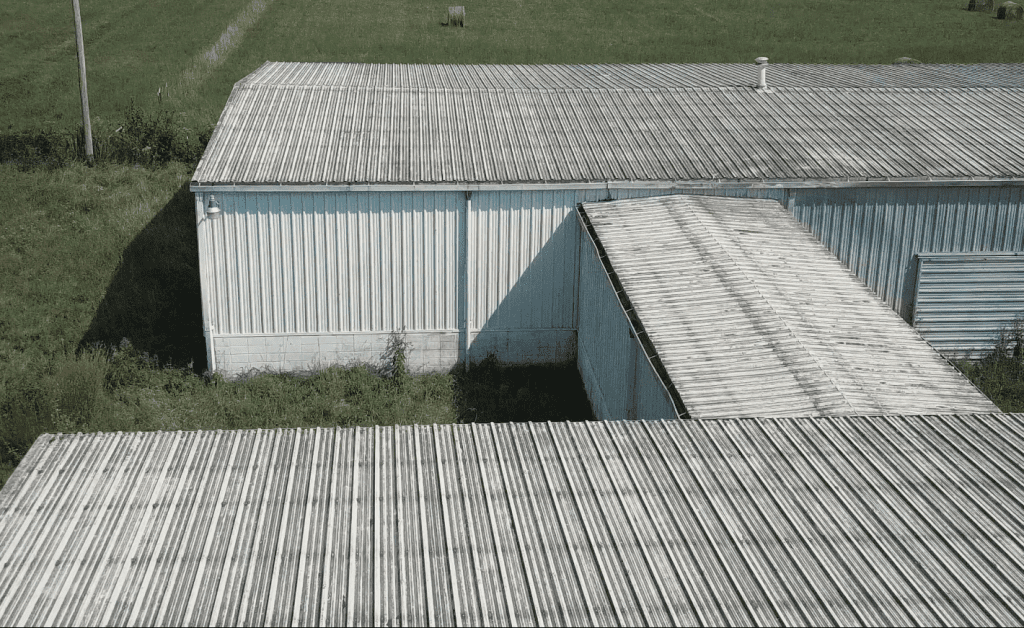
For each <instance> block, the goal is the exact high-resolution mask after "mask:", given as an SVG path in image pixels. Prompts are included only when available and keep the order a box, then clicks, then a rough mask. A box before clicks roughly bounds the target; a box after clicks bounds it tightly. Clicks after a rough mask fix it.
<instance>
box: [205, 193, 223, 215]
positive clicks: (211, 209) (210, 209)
mask: <svg viewBox="0 0 1024 628" xmlns="http://www.w3.org/2000/svg"><path fill="white" fill-rule="evenodd" d="M206 215H207V217H209V218H217V217H218V216H220V205H219V204H218V203H217V198H216V197H215V196H214V195H213V194H211V195H210V201H209V202H208V203H207V204H206Z"/></svg>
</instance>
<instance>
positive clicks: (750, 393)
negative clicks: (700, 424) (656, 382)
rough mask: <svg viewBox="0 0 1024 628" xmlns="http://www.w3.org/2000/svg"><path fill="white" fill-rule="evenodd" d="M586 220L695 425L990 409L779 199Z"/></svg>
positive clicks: (594, 208) (597, 206)
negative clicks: (760, 418)
mask: <svg viewBox="0 0 1024 628" xmlns="http://www.w3.org/2000/svg"><path fill="white" fill-rule="evenodd" d="M583 211H584V214H585V217H586V219H587V220H589V223H590V225H591V227H592V234H591V236H592V237H595V238H596V240H597V241H598V242H599V243H600V245H601V246H602V247H603V251H604V253H605V255H606V256H607V263H606V269H608V267H610V272H611V273H614V274H615V275H616V276H617V280H618V281H619V282H620V283H621V285H622V288H623V290H624V292H625V295H626V298H628V301H629V303H630V305H631V306H632V308H633V310H634V311H635V312H636V314H637V315H638V317H639V320H640V322H641V324H642V325H643V328H644V330H645V331H646V335H647V336H648V337H649V338H650V341H651V343H652V344H653V347H654V350H655V351H656V352H657V355H658V358H659V359H660V361H661V362H662V364H664V367H665V371H666V373H667V376H668V378H669V379H670V380H671V384H672V385H673V386H674V387H675V389H676V390H677V391H678V393H679V395H680V398H681V399H682V402H683V403H684V404H685V405H686V409H687V411H688V412H689V415H690V417H692V418H697V419H713V418H725V417H730V416H753V415H757V416H828V415H836V414H932V413H944V412H995V411H997V408H996V406H995V405H994V404H993V403H992V402H991V401H989V400H988V399H987V398H986V397H985V396H984V395H983V394H982V393H981V392H980V391H978V389H977V388H975V387H974V385H973V384H971V383H970V381H969V380H968V379H967V378H966V377H964V376H963V375H962V374H961V373H960V372H959V371H957V370H956V369H954V368H953V367H952V366H951V365H950V364H949V363H948V362H946V360H945V359H944V358H943V357H942V356H940V355H939V354H938V353H936V351H935V350H934V349H932V348H931V347H930V346H929V345H928V343H926V342H925V341H924V340H923V339H922V338H921V336H920V335H919V334H918V333H917V332H915V331H914V330H913V329H912V328H911V327H910V326H909V325H907V324H906V323H905V322H904V321H903V319H901V318H900V317H899V316H898V315H897V314H896V313H895V312H893V311H892V310H891V309H889V308H888V307H887V306H886V305H885V303H883V302H882V301H881V300H879V299H878V298H877V297H876V296H875V295H874V294H872V292H871V290H870V289H869V288H868V287H867V286H865V285H864V283H863V282H861V281H860V280H859V279H858V278H857V277H856V275H854V274H853V273H852V272H851V271H850V270H849V269H847V268H846V267H845V266H843V264H842V262H840V261H839V260H838V259H836V257H835V256H834V255H833V254H832V253H831V252H830V251H829V250H828V249H827V248H825V246H824V245H822V244H821V243H820V242H819V241H818V240H817V239H816V238H815V237H814V235H813V234H811V233H810V232H808V231H807V230H806V229H805V228H804V227H803V226H802V225H801V224H800V222H799V221H797V220H796V219H795V218H794V217H793V216H792V215H791V214H790V213H789V212H787V211H786V210H785V209H784V208H783V207H782V206H781V205H780V204H779V203H778V202H776V201H771V200H758V199H735V198H723V197H714V196H687V195H674V196H661V197H654V198H643V199H635V200H625V201H615V202H608V203H585V204H584V205H583Z"/></svg>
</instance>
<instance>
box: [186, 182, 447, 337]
mask: <svg viewBox="0 0 1024 628" xmlns="http://www.w3.org/2000/svg"><path fill="white" fill-rule="evenodd" d="M462 196H463V195H462V194H460V193H454V192H453V193H434V194H420V193H417V194H413V193H371V192H366V193H355V194H335V193H240V194H223V195H220V194H218V195H217V197H218V200H219V202H220V206H221V210H222V216H221V217H220V218H219V219H218V220H216V221H213V222H211V223H207V233H206V234H205V235H206V237H207V238H209V239H210V241H211V244H212V246H211V249H212V257H211V259H210V263H211V269H212V273H211V275H212V282H213V285H212V294H213V295H214V303H213V309H212V322H213V324H214V328H215V330H216V333H217V334H221V335H226V334H294V333H316V332H327V333H331V332H373V331H391V330H394V329H400V328H402V327H403V326H404V327H405V328H406V329H407V330H411V331H414V330H457V329H458V327H459V320H458V315H459V311H458V308H459V303H458V301H459V299H458V296H459V295H458V282H459V278H458V270H459V258H458V255H459V250H460V249H459V242H458V240H459V221H460V219H461V213H460V212H461V207H462V204H463V203H464V202H465V201H464V200H463V198H462Z"/></svg>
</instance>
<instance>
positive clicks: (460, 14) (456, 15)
mask: <svg viewBox="0 0 1024 628" xmlns="http://www.w3.org/2000/svg"><path fill="white" fill-rule="evenodd" d="M446 19H447V21H446V22H442V24H446V25H448V26H465V25H466V23H465V22H466V7H448V15H447V16H446Z"/></svg>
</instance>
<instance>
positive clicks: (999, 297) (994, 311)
mask: <svg viewBox="0 0 1024 628" xmlns="http://www.w3.org/2000/svg"><path fill="white" fill-rule="evenodd" d="M917 262H918V267H917V268H918V270H917V293H916V295H915V299H914V327H915V328H916V329H917V330H918V331H919V332H920V333H921V335H922V336H924V339H925V340H927V341H928V342H930V343H931V345H932V346H933V347H935V348H936V349H938V350H939V351H940V352H942V353H944V354H947V355H950V356H954V355H957V356H961V355H965V354H968V353H971V354H973V356H974V357H981V354H982V353H983V352H985V351H988V350H991V349H992V347H993V344H994V341H995V339H996V338H997V337H998V334H999V331H1000V329H1001V328H1002V327H1004V326H1006V325H1009V324H1010V323H1011V322H1012V321H1013V319H1014V317H1015V316H1020V315H1024V253H921V254H919V255H918V256H917Z"/></svg>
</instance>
